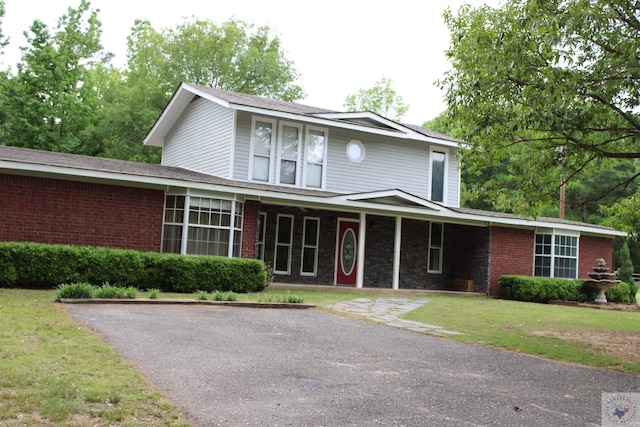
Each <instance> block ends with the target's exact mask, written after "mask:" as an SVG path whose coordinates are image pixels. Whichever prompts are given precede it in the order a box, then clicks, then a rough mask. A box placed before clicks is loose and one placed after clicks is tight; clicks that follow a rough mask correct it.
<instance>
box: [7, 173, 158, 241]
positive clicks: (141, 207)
mask: <svg viewBox="0 0 640 427" xmlns="http://www.w3.org/2000/svg"><path fill="white" fill-rule="evenodd" d="M0 200H1V201H2V202H1V204H0V241H16V242H39V243H52V244H70V245H87V246H105V247H114V248H126V249H135V250H141V251H154V252H159V251H160V246H161V239H162V217H163V206H164V192H163V191H161V190H151V189H142V188H132V187H122V186H117V185H106V184H96V183H87V182H76V181H64V180H57V179H47V178H35V177H26V176H19V175H7V174H0Z"/></svg>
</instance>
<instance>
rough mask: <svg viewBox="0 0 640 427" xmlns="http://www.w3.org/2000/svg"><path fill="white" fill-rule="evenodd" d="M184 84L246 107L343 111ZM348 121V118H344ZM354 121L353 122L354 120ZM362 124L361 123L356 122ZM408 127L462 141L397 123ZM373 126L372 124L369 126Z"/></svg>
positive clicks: (305, 112) (309, 112)
mask: <svg viewBox="0 0 640 427" xmlns="http://www.w3.org/2000/svg"><path fill="white" fill-rule="evenodd" d="M183 84H184V85H185V86H189V87H191V88H193V89H196V90H198V91H200V92H204V93H207V94H209V95H211V96H214V97H216V98H219V99H222V100H224V101H227V102H229V103H231V104H236V105H243V106H247V107H254V108H261V109H265V110H272V111H279V112H284V113H292V114H302V115H310V116H312V115H314V114H327V113H343V111H336V110H327V109H326V108H319V107H312V106H309V105H304V104H298V103H295V102H287V101H280V100H277V99H269V98H264V97H262V96H256V95H247V94H244V93H238V92H231V91H228V90H221V89H214V88H211V87H206V86H199V85H194V84H192V83H183ZM344 121H349V120H344ZM354 123H355V122H354ZM358 123H359V124H361V125H362V123H360V122H358ZM398 124H399V125H401V126H404V127H406V128H408V129H411V130H413V131H415V132H418V133H420V134H421V135H424V136H428V137H430V138H436V139H442V140H444V141H452V142H462V141H460V140H457V139H455V138H452V137H450V136H448V135H445V134H443V133H440V132H436V131H433V130H429V129H426V128H423V127H422V126H418V125H412V124H408V123H398ZM371 127H374V126H371Z"/></svg>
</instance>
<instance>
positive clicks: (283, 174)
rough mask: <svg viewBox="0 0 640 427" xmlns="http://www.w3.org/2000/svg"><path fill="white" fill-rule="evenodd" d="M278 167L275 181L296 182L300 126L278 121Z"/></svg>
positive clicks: (300, 134)
mask: <svg viewBox="0 0 640 427" xmlns="http://www.w3.org/2000/svg"><path fill="white" fill-rule="evenodd" d="M279 134H280V136H279V139H278V145H279V150H280V152H279V167H278V171H277V177H276V181H277V182H278V183H280V184H291V185H296V184H297V183H298V163H299V157H300V141H301V138H302V126H300V125H296V124H292V123H282V122H281V123H280V131H279Z"/></svg>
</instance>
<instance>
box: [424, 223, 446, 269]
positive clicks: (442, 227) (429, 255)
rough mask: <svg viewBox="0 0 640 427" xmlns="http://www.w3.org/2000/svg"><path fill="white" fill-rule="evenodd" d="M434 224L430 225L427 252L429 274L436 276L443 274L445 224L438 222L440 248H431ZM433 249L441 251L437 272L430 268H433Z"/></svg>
mask: <svg viewBox="0 0 640 427" xmlns="http://www.w3.org/2000/svg"><path fill="white" fill-rule="evenodd" d="M433 224H434V223H433V222H430V223H429V249H428V251H427V273H434V274H442V258H444V224H443V223H441V222H437V223H436V224H438V225H440V246H431V236H432V233H433V230H432V228H433ZM432 248H434V249H435V248H437V249H439V250H440V256H439V257H438V269H437V270H430V269H429V267H430V266H431V249H432Z"/></svg>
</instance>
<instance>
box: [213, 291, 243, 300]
mask: <svg viewBox="0 0 640 427" xmlns="http://www.w3.org/2000/svg"><path fill="white" fill-rule="evenodd" d="M213 299H214V301H236V300H237V299H238V296H237V295H236V293H235V292H231V291H229V292H220V291H215V292H214V293H213Z"/></svg>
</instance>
